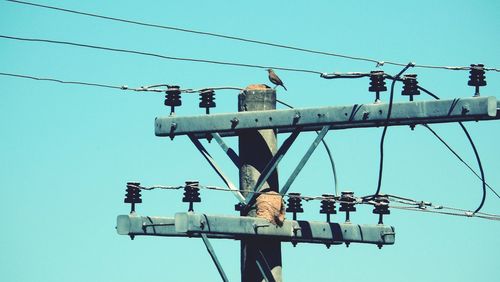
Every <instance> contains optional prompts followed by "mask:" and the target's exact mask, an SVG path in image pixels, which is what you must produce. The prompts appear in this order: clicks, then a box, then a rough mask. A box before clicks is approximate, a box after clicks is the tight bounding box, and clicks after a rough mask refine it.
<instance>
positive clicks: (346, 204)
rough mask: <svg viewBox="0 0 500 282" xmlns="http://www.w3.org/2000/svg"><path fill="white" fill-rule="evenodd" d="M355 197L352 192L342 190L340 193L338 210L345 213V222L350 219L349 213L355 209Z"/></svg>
mask: <svg viewBox="0 0 500 282" xmlns="http://www.w3.org/2000/svg"><path fill="white" fill-rule="evenodd" d="M355 205H356V198H354V192H351V191H344V192H342V193H341V195H340V208H339V211H341V212H345V213H346V222H349V221H350V217H349V213H350V212H355V211H356V207H355Z"/></svg>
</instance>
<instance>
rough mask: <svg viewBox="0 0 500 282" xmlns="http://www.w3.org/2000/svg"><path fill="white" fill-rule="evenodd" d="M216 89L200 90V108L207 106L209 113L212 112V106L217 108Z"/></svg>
mask: <svg viewBox="0 0 500 282" xmlns="http://www.w3.org/2000/svg"><path fill="white" fill-rule="evenodd" d="M214 101H215V91H214V90H213V89H203V90H201V92H200V104H199V106H200V108H205V109H206V112H207V114H209V113H210V108H215V106H216V104H215V102H214Z"/></svg>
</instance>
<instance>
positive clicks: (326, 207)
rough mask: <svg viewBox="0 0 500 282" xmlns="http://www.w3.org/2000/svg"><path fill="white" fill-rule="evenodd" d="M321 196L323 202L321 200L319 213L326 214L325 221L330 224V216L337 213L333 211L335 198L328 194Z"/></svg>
mask: <svg viewBox="0 0 500 282" xmlns="http://www.w3.org/2000/svg"><path fill="white" fill-rule="evenodd" d="M322 196H323V200H321V209H320V210H319V213H324V214H326V221H327V222H330V215H331V214H336V213H337V211H336V209H335V198H334V196H333V195H330V194H323V195H322Z"/></svg>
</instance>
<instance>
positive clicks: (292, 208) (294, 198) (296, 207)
mask: <svg viewBox="0 0 500 282" xmlns="http://www.w3.org/2000/svg"><path fill="white" fill-rule="evenodd" d="M286 212H291V213H293V220H297V213H302V212H304V209H303V208H302V198H301V197H300V193H289V194H288V203H287V207H286Z"/></svg>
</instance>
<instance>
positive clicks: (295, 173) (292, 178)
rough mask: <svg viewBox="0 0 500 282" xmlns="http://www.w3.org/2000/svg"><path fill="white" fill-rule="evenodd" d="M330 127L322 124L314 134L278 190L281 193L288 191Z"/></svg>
mask: <svg viewBox="0 0 500 282" xmlns="http://www.w3.org/2000/svg"><path fill="white" fill-rule="evenodd" d="M330 127H331V126H330V125H325V126H323V129H321V131H320V132H319V133H318V136H316V139H314V142H313V143H312V144H311V146H309V149H308V150H307V152H306V154H305V155H304V156H303V157H302V159H301V160H300V162H299V164H298V165H297V167H296V168H295V170H294V171H293V172H292V175H290V177H289V178H288V180H287V182H286V183H285V185H284V186H283V188H281V191H280V194H281V195H284V194H286V193H287V192H288V189H290V186H291V185H292V183H293V182H294V181H295V178H297V176H298V175H299V173H300V171H301V170H302V168H304V166H305V165H306V163H307V161H308V160H309V158H310V157H311V155H312V153H313V152H314V150H316V148H317V147H318V145H319V143H321V141H323V138H325V136H326V134H327V133H328V131H329V130H330Z"/></svg>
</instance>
